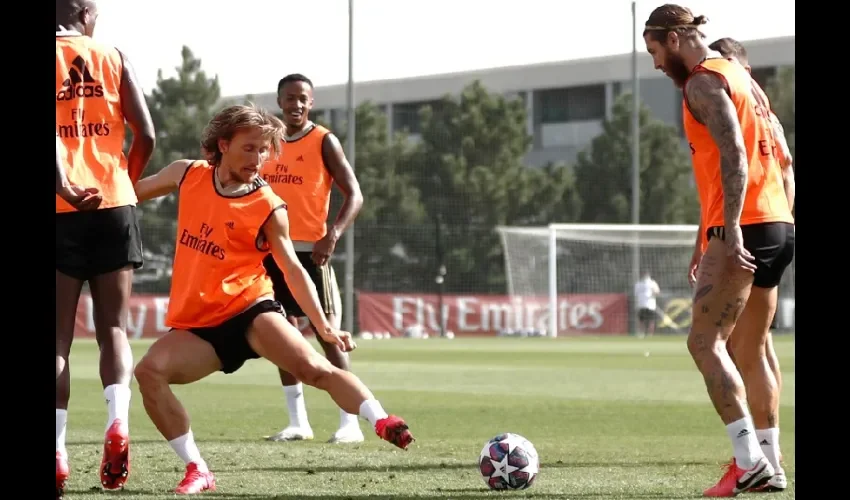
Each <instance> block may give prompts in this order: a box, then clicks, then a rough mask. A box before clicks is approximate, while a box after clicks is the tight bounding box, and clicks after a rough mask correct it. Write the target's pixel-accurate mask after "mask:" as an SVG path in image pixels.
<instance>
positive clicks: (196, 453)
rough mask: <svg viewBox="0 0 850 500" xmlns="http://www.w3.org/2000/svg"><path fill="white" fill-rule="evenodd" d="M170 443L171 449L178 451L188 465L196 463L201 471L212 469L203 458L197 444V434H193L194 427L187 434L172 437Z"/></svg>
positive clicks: (178, 454)
mask: <svg viewBox="0 0 850 500" xmlns="http://www.w3.org/2000/svg"><path fill="white" fill-rule="evenodd" d="M168 444H170V445H171V449H172V450H174V453H177V456H179V457H180V458H181V459H182V460H183V463H185V464H186V465H189V464H191V463H194V464H195V465H197V466H198V470H199V471H200V472H209V471H210V470H209V469H208V468H207V463H206V462H204V459H203V458H201V450H199V449H198V445H196V444H195V435H194V434H192V429H189V432H187V433H186V434H183V435H182V436H180V437H178V438H174V439H172V440H171V441H169V442H168Z"/></svg>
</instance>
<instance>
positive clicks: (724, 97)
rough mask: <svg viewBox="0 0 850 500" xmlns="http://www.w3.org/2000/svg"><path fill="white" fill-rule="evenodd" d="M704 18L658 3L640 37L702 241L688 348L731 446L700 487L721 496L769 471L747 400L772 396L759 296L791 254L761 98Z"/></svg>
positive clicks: (766, 404)
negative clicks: (664, 87) (672, 124)
mask: <svg viewBox="0 0 850 500" xmlns="http://www.w3.org/2000/svg"><path fill="white" fill-rule="evenodd" d="M705 22H707V19H706V18H705V16H697V17H695V16H694V15H693V13H692V12H691V11H690V10H689V9H687V8H684V7H681V6H678V5H672V4H666V5H663V6H661V7H658V8H656V9H655V10H654V11H653V12H652V14H650V16H649V19H648V20H647V22H646V26H645V28H644V33H643V36H644V40H645V42H646V48H647V51H648V52H649V53H650V55H651V56H652V58H653V63H654V65H655V68H656V69H659V70H661V71H663V72H664V73H665V74H666V75H667V76H669V77H670V78H671V79H672V80H673V82H674V83H675V84H676V85H677V86H678V87H679V88H682V91H683V95H684V103H683V122H684V129H685V134H686V136H687V138H688V141H689V143H690V146H691V151H692V161H693V166H694V176H695V179H696V185H697V191H698V192H699V199H700V206H701V211H702V217H701V221H702V226H703V229H704V230H705V231H706V238H707V239H708V244H707V246H706V250H705V254H704V255H703V256H702V259H701V260H700V262H699V266H698V267H699V269H698V271H697V276H696V291H695V293H694V301H693V310H692V318H693V319H692V324H691V331H690V334H689V336H688V349H689V351H690V353H691V356H692V357H693V359H694V361H695V363H696V365H697V367H698V369H699V370H700V372H701V373H702V375H703V378H704V380H705V383H706V388H707V389H708V393H709V396H710V397H711V400H712V403H714V407H715V409H716V410H717V413H718V415H719V416H720V417H721V419H722V420H723V423H724V424H725V425H726V430H727V433H728V435H729V438H730V440H731V442H732V446H733V450H734V458H733V460H732V462H731V464H730V465H729V467H728V469H727V471H726V473H725V474H724V475H723V477H722V478H721V479H720V481H719V482H718V483H717V484H716V485H715V486H713V487H711V488H709V489H707V490H705V491H704V492H703V494H704V495H706V496H711V497H728V496H735V495H737V494H738V493H741V492H743V491H747V490H750V489H754V488H758V487H760V486H762V485H764V484H765V483H767V482H768V481H769V480H770V478H771V477H772V476H773V475H774V473H775V470H774V467H773V465H772V464H771V463H770V461H769V460H768V459H767V458H766V457H765V455H764V452H763V451H762V449H761V447H760V446H759V443H758V440H757V439H756V433H755V427H754V425H753V419H752V418H751V417H750V414H749V410H748V408H747V402H748V400H749V402H750V404H751V405H752V406H754V407H756V408H771V407H773V405H774V402H773V401H771V399H772V398H775V396H776V381H775V379H774V377H773V373H772V372H771V371H770V368H769V365H768V363H767V360H766V358H765V354H764V342H765V337H766V334H767V331H768V329H769V327H770V323H771V321H772V319H773V315H774V312H775V305H776V304H775V300H774V302H773V309H771V308H770V304H771V302H770V300H769V296H770V295H771V293H775V288H776V287H777V286H778V284H779V281H780V280H781V278H782V274H783V272H784V270H785V268H786V267H787V266H788V265H789V264H790V263H791V260H792V258H793V253H794V219H793V216H792V215H791V209H790V207H789V205H788V200H787V199H786V196H785V188H784V185H783V181H782V175H781V170H782V167H781V165H780V163H779V160H778V159H777V157H776V155H775V153H774V148H773V147H772V144H773V142H774V139H773V135H774V133H773V123H772V120H771V119H770V117H769V114H768V112H767V111H768V110H769V109H770V107H769V105H768V104H767V103H766V101H765V100H764V99H763V93H762V92H760V89H758V87H757V86H754V85H753V80H752V78H751V77H750V75H749V73H747V72H746V70H744V68H743V67H742V66H741V65H740V64H737V63H734V62H731V61H729V60H727V59H726V58H724V57H722V56H721V55H720V54H719V53H717V52H714V51H712V50H711V49H709V48H708V47H707V46H706V45H705V42H704V41H703V38H704V37H705V36H704V35H703V34H702V33H701V32H700V31H699V26H701V25H702V24H704V23H705ZM772 289H773V290H772ZM736 328H740V332H741V333H742V334H743V335H741V338H739V339H738V341H737V342H738V344H737V346H738V348H737V349H736V354H738V366H737V367H736V365H735V364H734V363H733V362H732V359H731V358H730V357H729V355H728V353H727V351H726V342H727V341H728V339H729V337H730V335H731V334H732V331H733V330H734V329H736ZM745 352H746V354H744V353H745ZM739 368H740V372H739ZM742 377H743V378H744V380H746V388H747V392H746V394H745V392H744V382H743V381H742ZM751 387H753V388H754V390H753V391H750V388H751ZM766 388H769V390H764V389H766ZM751 392H752V393H751Z"/></svg>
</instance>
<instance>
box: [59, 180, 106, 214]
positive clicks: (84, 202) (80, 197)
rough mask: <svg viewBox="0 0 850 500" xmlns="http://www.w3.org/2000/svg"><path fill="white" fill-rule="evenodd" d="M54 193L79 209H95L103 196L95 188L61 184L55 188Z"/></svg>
mask: <svg viewBox="0 0 850 500" xmlns="http://www.w3.org/2000/svg"><path fill="white" fill-rule="evenodd" d="M56 194H58V195H59V196H60V197H61V198H62V199H63V200H65V201H67V202H68V203H69V204H70V205H71V206H72V207H74V208H76V209H77V210H80V211H86V210H97V207H99V206H100V204H101V202H103V196H102V195H101V194H100V191H98V190H97V188H83V187H80V186H63V187H61V188H59V189H57V190H56Z"/></svg>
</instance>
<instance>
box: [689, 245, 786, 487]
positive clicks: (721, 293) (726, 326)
mask: <svg viewBox="0 0 850 500" xmlns="http://www.w3.org/2000/svg"><path fill="white" fill-rule="evenodd" d="M752 281H753V275H752V273H748V272H746V271H744V270H742V269H740V268H738V267H737V266H736V265H735V264H734V263H733V262H732V261H731V260H730V259H729V258H728V257H727V256H726V246H725V244H724V242H723V241H722V240H720V239H718V238H712V239H711V240H709V243H708V248H707V249H706V252H705V255H704V256H703V258H702V261H701V263H700V267H699V276H697V283H696V286H695V290H696V291H695V293H694V303H693V306H692V307H693V313H692V316H693V320H692V324H691V331H690V334H689V335H688V350H689V351H690V353H691V356H692V357H693V359H694V362H695V363H696V366H697V368H698V369H699V371H700V373H701V374H702V376H703V379H704V380H705V385H706V389H707V390H708V395H709V397H710V398H711V402H712V403H713V404H714V408H715V409H716V410H717V414H718V415H719V416H720V418H721V420H722V421H723V423H724V424H725V425H726V432H727V434H728V435H729V439H730V441H731V442H732V447H733V450H734V457H735V458H734V460H733V462H732V464H731V465H730V466H729V469H728V471H727V473H726V474H725V475H724V476H723V478H722V479H721V480H720V481H719V482H718V483H717V485H715V486H714V487H712V488H709V489H708V490H706V491H705V492H704V494H705V495H706V496H733V495H736V494H737V493H740V492H741V491H745V490H747V489H750V488H754V487H758V486H761V485H762V484H764V483H765V482H767V480H768V479H769V478H770V477H771V476H772V475H773V467H772V466H771V465H770V462H768V461H767V459H766V458H765V457H764V454H763V453H762V451H761V448H760V447H759V444H758V441H757V440H756V435H755V428H754V426H753V422H752V419H751V417H750V415H749V412H748V410H747V401H746V395H745V392H744V384H743V381H742V379H741V376H740V374H739V373H738V370H737V368H736V367H735V364H734V363H733V362H732V359H731V358H730V357H729V354H728V352H727V350H726V342H727V340H728V339H729V337H730V335H731V334H732V331H733V329H734V327H735V323H736V321H737V320H738V318H739V316H740V315H741V312H742V311H743V309H744V307H745V306H746V304H747V299H748V298H749V295H750V289H751V288H752Z"/></svg>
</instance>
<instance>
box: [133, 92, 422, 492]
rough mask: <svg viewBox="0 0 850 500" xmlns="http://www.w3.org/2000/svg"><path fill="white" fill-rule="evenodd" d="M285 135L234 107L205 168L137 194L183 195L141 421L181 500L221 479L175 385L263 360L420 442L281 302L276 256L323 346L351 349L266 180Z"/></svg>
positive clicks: (183, 163) (188, 165) (141, 377)
mask: <svg viewBox="0 0 850 500" xmlns="http://www.w3.org/2000/svg"><path fill="white" fill-rule="evenodd" d="M284 130H285V128H284V125H283V123H282V122H281V121H280V120H278V119H277V118H275V117H274V116H272V115H271V114H269V113H267V112H266V111H264V110H260V109H257V108H255V107H253V106H230V107H228V108H225V109H224V110H222V111H220V112H219V113H217V114H216V115H215V116H214V117H213V118H212V120H210V123H209V125H208V126H207V128H206V129H205V131H204V135H203V140H202V145H203V150H204V151H206V152H208V153H209V154H208V161H191V160H178V161H176V162H174V163H172V164H171V165H169V166H167V167H165V168H164V169H163V170H161V171H160V172H158V173H156V174H155V175H152V176H150V177H147V178H145V179H142V180H141V181H139V182H138V183H137V184H136V193H137V195H138V197H139V199H140V200H142V201H144V200H149V199H152V198H156V197H160V196H165V195H167V194H168V193H171V192H174V191H178V193H179V198H178V199H179V207H178V215H177V246H176V250H175V254H174V263H173V269H174V272H173V276H172V281H171V291H170V294H169V302H168V311H167V312H166V318H165V323H166V325H168V326H169V327H171V330H170V331H169V332H168V333H167V334H165V335H164V336H162V337H160V338H159V339H158V340H157V341H156V342H154V344H153V345H152V346H151V348H150V349H149V350H148V352H147V353H146V354H145V356H144V358H142V360H141V361H140V362H139V364H138V366H137V367H136V380H137V381H138V383H139V390H140V392H141V393H142V401H143V403H144V406H145V410H146V411H147V413H148V415H149V416H150V418H151V420H152V421H153V423H154V425H156V428H157V429H158V430H159V431H160V433H161V434H162V435H163V436H164V437H165V439H167V440H168V442H169V444H170V445H171V447H172V448H173V449H174V451H175V453H177V455H178V456H179V457H180V458H181V459H182V460H183V461H184V463H185V464H186V474H185V476H184V478H183V480H182V481H181V482H180V484H179V485H178V487H177V489H176V491H175V492H176V493H178V494H194V493H200V492H202V491H207V490H214V489H215V477H214V476H213V474H212V473H211V472H210V470H209V467H208V466H207V464H206V462H205V460H204V459H203V458H202V457H201V453H200V451H199V450H198V447H197V445H196V444H195V439H194V434H193V432H192V428H191V425H190V421H189V415H188V413H187V412H186V409H185V408H184V407H183V406H182V405H181V403H180V401H178V400H177V398H176V396H175V395H174V393H173V392H172V391H171V387H170V386H171V385H172V384H190V383H193V382H197V381H199V380H201V379H203V378H205V377H207V376H209V375H211V374H212V373H215V372H216V371H222V372H224V373H233V372H235V371H236V370H238V369H239V368H240V367H241V366H242V365H243V364H244V363H245V361H246V360H249V359H256V358H260V357H262V358H265V359H267V360H269V361H271V362H272V363H274V364H275V365H276V366H278V367H279V368H284V369H286V370H287V371H289V372H291V373H293V374H295V375H296V376H297V377H298V379H299V380H303V381H304V383H306V384H308V385H312V386H314V387H317V388H319V389H322V390H324V391H327V392H328V393H329V394H330V396H331V398H333V400H334V401H335V402H336V403H337V404H338V405H339V406H340V407H341V408H343V409H345V410H347V411H348V412H351V413H357V414H359V415H360V416H362V417H363V418H365V419H367V420H368V421H369V422H370V423H371V424H372V426H373V428H374V429H375V433H376V434H377V435H378V436H380V437H381V438H382V439H384V440H386V441H389V442H391V443H393V444H394V445H396V446H398V447H400V448H407V446H408V445H409V444H410V443H411V442H412V441H413V436H411V434H410V431H409V430H408V427H407V424H405V422H404V420H402V419H401V418H398V417H396V416H392V415H387V413H386V412H385V411H384V409H383V408H382V407H381V404H380V403H379V402H378V401H377V400H376V399H375V397H374V396H373V395H372V393H371V392H370V391H369V389H368V388H366V386H365V385H364V384H363V382H362V381H360V379H359V378H357V376H355V375H354V374H352V373H350V372H348V371H345V370H340V369H339V368H336V367H334V366H333V365H331V364H330V363H329V362H328V360H327V359H326V358H324V357H323V356H321V355H319V354H318V353H317V352H316V351H315V349H313V347H312V345H311V344H310V343H309V342H308V341H307V340H306V339H305V338H304V337H303V336H302V335H301V333H300V332H299V331H298V329H297V328H295V326H293V325H292V324H291V323H290V322H288V321H287V320H286V317H285V316H284V311H283V308H282V307H281V305H280V303H279V302H277V301H276V300H275V299H274V288H273V285H272V282H271V279H270V278H269V277H268V276H267V274H266V271H265V268H264V266H263V258H264V257H265V256H266V255H267V254H268V253H269V251H271V254H272V255H273V256H274V259H275V260H276V261H277V263H278V265H279V266H280V269H282V271H283V273H284V275H285V277H286V280H287V282H288V283H290V284H291V287H292V293H293V295H294V296H295V300H297V301H298V303H299V305H300V306H301V308H302V309H303V310H304V311H305V313H306V314H307V316H308V317H309V318H310V321H311V322H312V323H313V325H315V326H316V330H317V333H318V335H319V336H321V337H322V339H323V340H324V341H325V342H327V343H329V344H333V345H335V346H337V347H338V348H339V349H341V350H343V351H346V352H347V351H349V350H351V349H353V348H354V347H355V344H354V341H353V340H352V339H351V334H349V333H348V332H343V331H340V330H339V329H337V328H335V327H334V326H333V325H331V324H330V322H329V321H328V319H327V317H326V316H325V314H324V313H323V312H322V306H321V302H320V300H319V297H318V295H317V293H316V287H315V285H314V284H313V281H312V279H311V278H310V276H309V274H308V273H307V271H306V270H305V269H304V268H303V267H302V265H301V263H300V261H299V259H298V256H297V254H296V252H295V248H294V246H293V243H292V240H291V239H290V237H289V218H288V216H287V205H286V204H285V203H284V202H283V200H281V198H280V197H279V196H277V195H276V194H275V193H274V192H273V191H272V189H271V188H270V187H269V185H268V184H267V183H266V182H265V181H263V179H262V178H261V177H260V170H261V168H262V165H263V163H264V162H265V161H266V160H267V159H268V158H269V157H270V156H272V154H271V153H272V152H273V151H274V152H277V151H279V149H280V145H281V141H282V139H283V134H284Z"/></svg>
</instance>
